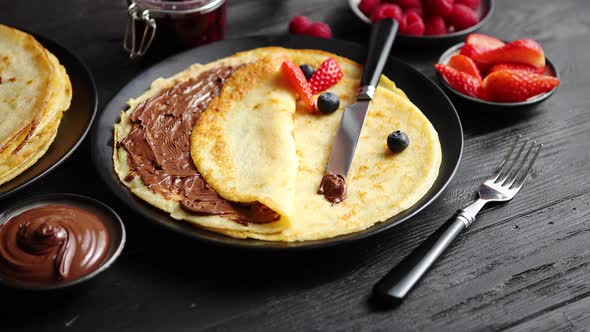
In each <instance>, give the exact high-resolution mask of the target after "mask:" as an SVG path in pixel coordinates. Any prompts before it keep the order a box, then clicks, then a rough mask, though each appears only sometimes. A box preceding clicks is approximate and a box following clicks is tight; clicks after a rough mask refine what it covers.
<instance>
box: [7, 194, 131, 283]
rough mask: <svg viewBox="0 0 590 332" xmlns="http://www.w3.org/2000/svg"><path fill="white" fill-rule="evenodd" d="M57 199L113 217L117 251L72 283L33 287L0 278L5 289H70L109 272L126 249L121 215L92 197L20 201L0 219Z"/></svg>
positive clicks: (57, 196) (54, 196)
mask: <svg viewBox="0 0 590 332" xmlns="http://www.w3.org/2000/svg"><path fill="white" fill-rule="evenodd" d="M56 199H63V200H66V201H83V202H85V203H88V204H89V205H94V206H95V207H97V208H99V209H101V210H103V211H105V212H106V213H107V214H108V215H109V216H110V217H111V218H110V219H111V221H112V222H113V224H114V225H115V226H116V227H117V228H118V229H119V231H120V232H121V237H120V241H119V243H118V244H117V245H116V246H115V250H114V251H113V252H112V254H111V255H110V256H109V257H108V258H107V259H106V260H105V261H104V262H102V264H100V266H99V267H98V268H97V269H96V270H94V271H92V272H90V273H88V274H86V275H84V276H82V277H80V278H78V279H74V280H72V281H68V282H65V283H61V284H51V285H43V286H32V285H27V284H23V283H19V282H16V281H11V280H9V279H6V280H5V279H2V278H1V277H0V285H3V286H5V287H10V288H14V289H19V290H25V291H51V290H57V289H62V288H70V287H73V286H76V285H79V284H81V283H84V282H86V281H88V280H90V279H93V278H94V277H96V276H97V275H99V274H101V273H102V272H104V271H106V270H108V269H109V268H110V267H111V266H112V265H113V263H114V262H115V261H116V260H117V259H118V258H119V256H120V255H121V253H122V252H123V248H124V247H125V244H126V243H127V231H126V229H125V224H124V223H123V220H122V219H121V217H120V216H119V214H117V212H116V211H115V210H113V209H112V208H111V207H110V206H108V205H107V204H105V203H103V202H101V201H99V200H97V199H95V198H92V197H88V196H83V195H78V194H70V193H54V194H43V195H35V196H33V197H31V198H28V199H26V200H24V201H18V202H15V203H13V204H11V205H10V206H8V207H7V208H6V209H4V210H2V211H1V212H0V217H4V215H6V214H10V213H11V212H13V211H14V210H18V209H19V208H21V207H23V206H27V205H32V204H37V203H43V202H47V201H51V200H56ZM4 222H5V221H2V222H0V225H1V224H3V223H4Z"/></svg>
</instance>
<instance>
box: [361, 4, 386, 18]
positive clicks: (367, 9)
mask: <svg viewBox="0 0 590 332" xmlns="http://www.w3.org/2000/svg"><path fill="white" fill-rule="evenodd" d="M380 4H381V0H361V3H359V9H360V10H361V12H363V13H364V14H365V15H367V17H371V13H372V12H373V11H374V10H375V8H377V7H379V5H380Z"/></svg>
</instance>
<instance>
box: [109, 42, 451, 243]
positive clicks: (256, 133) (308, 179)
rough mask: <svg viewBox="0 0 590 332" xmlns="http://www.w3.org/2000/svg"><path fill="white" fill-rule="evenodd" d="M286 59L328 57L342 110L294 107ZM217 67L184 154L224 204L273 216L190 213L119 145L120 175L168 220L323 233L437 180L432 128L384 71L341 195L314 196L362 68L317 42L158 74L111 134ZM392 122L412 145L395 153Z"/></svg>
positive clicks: (121, 136)
mask: <svg viewBox="0 0 590 332" xmlns="http://www.w3.org/2000/svg"><path fill="white" fill-rule="evenodd" d="M285 57H287V58H289V59H290V60H291V61H292V62H294V63H296V64H310V65H312V66H313V67H315V68H317V67H318V66H319V65H320V64H321V63H322V62H323V61H324V60H326V59H327V58H328V57H333V58H334V59H335V60H336V61H337V62H338V64H339V66H340V67H341V69H342V71H343V73H344V77H343V78H342V80H341V81H340V82H339V83H338V84H336V85H335V86H333V87H331V88H330V89H329V91H331V92H334V93H336V94H337V95H338V96H339V98H340V109H339V110H337V111H336V112H334V113H332V114H328V115H323V114H317V113H315V114H312V113H309V112H308V111H306V110H304V109H300V108H299V107H298V104H297V103H296V102H295V99H294V98H295V97H296V95H295V93H294V92H293V91H292V90H290V89H289V88H288V87H286V86H285V82H284V81H283V79H282V78H281V75H280V73H279V71H278V68H279V67H280V66H279V64H280V63H281V62H282V61H283V59H284V58H285ZM221 66H232V68H237V69H235V70H234V71H233V72H232V73H231V75H230V76H229V77H228V78H226V79H224V80H223V85H222V87H221V89H219V91H217V93H216V94H215V95H216V97H215V98H212V99H211V100H210V103H209V104H208V107H206V109H204V110H202V112H201V114H200V116H199V117H198V120H195V121H194V124H193V125H194V129H193V131H192V136H191V137H190V141H189V145H190V147H189V150H190V155H189V154H187V155H186V157H188V158H190V159H191V161H193V163H192V165H193V166H194V171H195V172H196V173H198V174H199V178H200V179H201V180H202V181H203V182H204V183H205V184H206V187H207V188H208V189H207V190H212V191H213V192H214V193H215V194H217V195H218V196H219V197H220V198H221V199H223V201H224V202H229V203H230V204H232V205H234V206H236V205H237V206H258V207H260V206H262V207H264V209H266V210H270V211H272V212H274V213H276V214H277V215H278V216H277V218H274V219H265V220H258V221H259V222H256V220H248V222H246V223H244V222H242V223H240V222H239V221H240V220H236V219H235V218H233V219H232V216H231V215H211V214H207V213H205V214H195V211H192V212H190V211H188V210H189V209H187V208H186V207H184V208H183V207H182V204H181V203H179V202H181V201H182V198H179V197H173V196H170V195H162V193H159V192H158V190H157V188H154V187H153V186H152V185H151V184H150V183H149V181H147V182H144V181H143V180H144V179H143V178H141V177H138V176H134V175H133V174H134V173H133V167H129V165H130V164H131V166H133V162H131V163H130V162H129V161H128V160H127V159H126V158H127V156H128V153H127V150H126V148H125V145H124V144H123V145H121V144H118V148H117V149H116V150H115V154H114V158H115V169H116V171H117V173H118V174H119V177H120V178H121V179H122V181H123V183H124V184H125V185H126V186H128V187H129V188H130V189H131V190H132V191H133V192H134V193H135V194H136V195H138V196H140V197H141V198H143V199H144V200H146V201H148V202H149V203H151V204H152V205H155V206H157V207H159V208H161V209H163V210H165V211H167V212H169V213H171V215H172V216H173V217H174V218H177V219H184V220H187V221H189V222H192V223H194V224H196V225H198V226H201V227H205V228H207V229H209V230H212V231H215V232H219V233H223V234H227V235H229V236H233V237H239V238H247V237H250V238H256V239H261V240H269V241H305V240H315V239H323V238H329V237H334V236H338V235H342V234H347V233H352V232H357V231H360V230H363V229H365V228H367V227H370V226H372V225H374V224H375V223H377V222H380V221H384V220H387V219H388V218H390V217H392V216H394V215H396V214H398V213H399V212H401V211H403V210H405V209H407V208H409V207H410V206H412V205H413V204H414V203H416V202H417V201H418V200H419V199H420V198H421V197H423V196H424V194H426V192H427V191H428V190H429V189H430V187H431V186H432V184H433V183H434V181H435V179H436V177H437V175H438V170H439V166H440V162H441V149H440V142H439V140H438V135H437V133H436V131H435V129H434V127H433V126H432V124H431V123H430V122H429V121H428V119H427V118H426V117H425V116H424V115H423V114H422V113H421V112H420V110H419V109H418V108H417V107H416V106H415V105H414V104H412V103H411V102H410V101H409V100H408V98H407V97H406V96H405V94H404V93H403V92H402V91H401V90H400V89H398V88H397V87H396V86H395V84H394V83H393V82H392V81H390V80H389V79H387V78H386V77H384V76H382V77H381V81H380V84H379V87H378V88H377V91H376V94H375V98H374V100H373V101H372V103H371V106H370V108H369V113H368V116H367V119H366V121H365V125H364V127H363V131H362V133H361V137H360V140H359V143H358V146H357V150H356V154H355V158H354V161H353V163H352V166H351V170H350V173H349V177H348V179H347V183H348V197H347V198H346V199H345V200H344V201H343V202H342V203H340V204H335V205H334V204H331V203H330V202H328V201H327V200H326V199H325V198H324V197H323V196H322V195H319V194H317V190H318V187H319V184H320V181H321V178H322V176H323V174H324V172H325V169H326V164H327V160H328V155H329V153H330V151H331V148H332V144H333V141H334V138H335V136H336V132H337V130H338V127H339V125H340V118H341V117H342V111H343V109H344V108H345V107H346V106H348V105H350V104H352V103H353V102H354V101H355V98H356V94H357V91H358V88H359V83H360V76H361V71H362V67H361V66H360V65H359V64H357V63H355V62H353V61H351V60H349V59H346V58H343V57H339V56H336V55H334V54H331V53H327V52H323V51H317V50H292V49H284V48H278V47H268V48H259V49H255V50H251V51H246V52H241V53H238V54H236V55H233V56H231V57H229V58H226V59H222V60H219V61H216V62H214V63H211V64H207V65H205V66H202V65H195V66H192V67H191V68H189V69H188V70H187V71H185V72H183V73H181V74H179V75H177V76H175V77H173V78H170V79H167V80H158V81H156V82H155V83H154V85H153V86H152V89H150V91H148V92H147V93H146V94H144V96H142V97H140V98H139V99H138V100H132V101H131V103H130V105H131V108H130V109H129V110H128V111H127V112H125V113H123V114H122V117H121V123H119V124H117V125H116V127H115V128H116V129H115V139H116V142H124V141H125V138H126V137H129V136H130V133H131V131H130V128H131V127H132V126H134V124H132V121H130V120H129V119H130V116H131V115H132V114H133V112H134V110H135V111H136V110H137V109H140V110H141V105H145V103H150V100H152V101H153V100H154V98H157V97H158V96H160V95H161V94H162V93H165V91H169V89H170V88H171V87H173V86H178V85H181V84H183V83H182V82H186V81H187V80H190V79H191V78H193V79H194V77H199V75H203V73H204V72H207V71H208V70H211V69H212V68H220V67H221ZM170 107H171V108H173V109H174V108H175V105H172V106H170ZM136 125H137V124H135V126H136ZM395 130H402V131H404V132H405V133H406V134H408V136H409V137H410V146H409V147H408V148H407V149H406V150H405V151H404V152H402V153H398V154H393V153H391V152H390V151H389V150H388V149H387V144H386V138H387V135H388V134H389V133H391V132H392V131H395ZM131 136H132V135H131ZM129 174H131V175H132V176H131V179H130V177H129ZM146 183H147V185H146ZM150 186H151V188H152V189H150ZM260 221H261V222H262V223H261V222H260Z"/></svg>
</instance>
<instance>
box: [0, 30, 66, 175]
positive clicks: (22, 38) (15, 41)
mask: <svg viewBox="0 0 590 332" xmlns="http://www.w3.org/2000/svg"><path fill="white" fill-rule="evenodd" d="M71 98H72V87H71V84H70V79H69V77H68V75H67V73H66V71H65V68H64V67H63V66H62V65H60V64H59V61H58V60H57V58H56V57H55V56H54V55H53V54H51V53H50V52H49V51H48V50H46V49H45V48H44V47H43V45H41V44H40V43H39V42H37V40H35V38H34V37H33V36H31V35H29V34H27V33H24V32H22V31H19V30H16V29H13V28H10V27H7V26H4V25H1V24H0V184H3V183H5V182H7V181H10V180H11V179H13V178H14V177H16V176H17V175H19V174H21V173H22V172H24V171H25V170H26V169H27V168H29V167H31V166H32V165H33V164H34V163H35V162H37V160H39V158H41V157H42V156H43V155H44V154H45V152H47V149H49V146H50V145H51V143H52V142H53V140H54V138H55V136H56V134H57V129H58V126H59V123H60V120H61V117H62V114H63V112H64V111H65V110H67V109H68V108H69V107H70V101H71Z"/></svg>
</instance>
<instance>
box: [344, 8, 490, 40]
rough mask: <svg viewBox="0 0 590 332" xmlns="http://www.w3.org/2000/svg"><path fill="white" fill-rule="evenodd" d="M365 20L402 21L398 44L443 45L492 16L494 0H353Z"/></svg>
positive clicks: (469, 31)
mask: <svg viewBox="0 0 590 332" xmlns="http://www.w3.org/2000/svg"><path fill="white" fill-rule="evenodd" d="M349 4H350V8H351V9H352V11H353V12H354V13H355V14H356V16H358V17H359V18H360V19H361V20H363V21H364V22H366V23H369V24H370V23H373V22H376V21H378V20H381V19H383V18H393V19H395V20H397V21H398V23H399V31H398V36H397V37H396V43H402V44H405V45H415V46H426V45H429V46H441V45H447V46H448V45H450V44H454V43H458V42H459V41H461V40H463V39H464V38H465V36H466V35H467V34H469V33H472V32H474V31H476V30H478V29H479V28H480V27H481V26H483V25H484V24H485V23H486V22H487V20H488V19H489V18H490V16H491V14H492V12H493V9H494V1H493V0H349Z"/></svg>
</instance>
